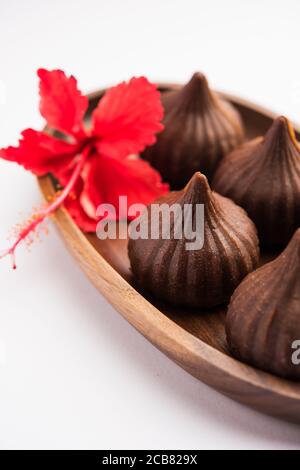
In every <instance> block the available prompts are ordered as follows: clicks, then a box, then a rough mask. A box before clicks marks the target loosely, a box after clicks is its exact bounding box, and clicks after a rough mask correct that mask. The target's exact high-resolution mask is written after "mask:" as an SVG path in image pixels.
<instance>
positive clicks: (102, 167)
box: [80, 155, 169, 218]
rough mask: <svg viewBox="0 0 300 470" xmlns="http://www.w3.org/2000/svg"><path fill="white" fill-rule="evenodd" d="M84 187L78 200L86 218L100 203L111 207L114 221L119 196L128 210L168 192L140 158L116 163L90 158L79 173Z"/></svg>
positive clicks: (156, 175) (119, 215) (104, 159)
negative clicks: (123, 197) (114, 211)
mask: <svg viewBox="0 0 300 470" xmlns="http://www.w3.org/2000/svg"><path fill="white" fill-rule="evenodd" d="M82 177H83V180H84V188H83V191H82V193H81V196H80V201H81V205H82V207H83V208H84V209H85V212H86V213H88V214H89V215H90V216H91V215H93V214H92V213H91V208H93V211H94V213H96V209H97V207H98V206H99V205H100V204H112V205H113V206H114V207H115V208H116V215H117V217H118V218H123V217H126V216H127V215H128V214H127V213H125V214H124V213H120V212H119V211H118V209H119V196H127V205H128V207H129V206H130V205H132V204H136V203H139V204H145V205H147V204H150V203H151V202H152V201H153V200H154V199H156V198H157V197H159V196H161V195H162V194H164V193H166V192H168V190H169V186H168V184H164V183H162V181H161V177H160V174H159V173H158V172H157V171H156V170H154V169H153V168H152V167H151V166H150V165H149V163H147V162H145V161H144V160H141V159H137V158H136V159H133V158H127V159H123V160H117V159H115V158H110V157H101V156H98V155H95V156H93V157H92V158H90V160H89V161H88V162H87V163H86V167H85V171H84V172H83V175H82Z"/></svg>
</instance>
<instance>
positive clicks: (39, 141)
mask: <svg viewBox="0 0 300 470" xmlns="http://www.w3.org/2000/svg"><path fill="white" fill-rule="evenodd" d="M38 76H39V78H40V112H41V114H42V116H43V117H44V118H45V119H46V121H47V126H48V128H50V129H52V130H56V131H59V132H60V134H62V135H63V137H64V138H57V137H54V136H53V135H50V134H49V133H47V132H44V131H36V130H33V129H26V130H24V131H23V132H22V134H21V135H22V138H21V139H20V142H19V145H18V147H7V148H5V149H2V150H0V156H1V157H2V158H4V159H5V160H10V161H13V162H16V163H19V164H20V165H22V166H23V167H24V168H25V169H26V170H30V171H32V172H33V173H34V174H35V175H38V176H41V175H45V174H47V173H52V174H53V175H54V176H55V177H56V179H57V180H58V181H59V183H60V185H61V186H62V188H63V189H62V191H61V192H60V193H58V195H57V197H56V198H55V200H54V201H53V202H52V203H51V204H48V205H47V206H46V207H45V208H43V209H42V210H41V211H40V212H39V213H37V214H35V215H34V217H33V219H32V220H31V221H29V222H28V224H26V225H25V227H24V228H23V229H22V230H21V232H20V234H19V237H18V238H17V240H16V241H15V243H14V244H13V246H12V247H11V248H9V249H8V250H6V251H5V252H3V253H2V256H4V255H6V254H11V255H12V256H13V255H14V252H15V249H16V247H17V245H18V244H19V243H20V241H21V240H23V239H24V238H26V237H27V235H28V234H29V233H30V232H32V231H33V230H35V228H36V226H37V225H38V224H39V223H40V222H42V221H43V220H44V219H45V218H46V217H47V216H48V215H50V214H51V213H53V212H54V211H55V210H56V209H57V208H58V207H60V206H61V205H62V204H65V206H66V207H67V209H68V210H69V212H70V214H71V215H72V217H73V219H74V220H75V221H76V223H77V224H78V225H79V227H80V228H81V229H82V230H84V231H95V230H96V225H97V218H96V209H97V207H98V206H99V205H100V204H101V203H109V204H113V205H114V206H115V207H117V202H118V197H119V196H120V195H126V196H127V198H128V205H131V204H133V203H143V204H148V203H150V202H151V201H152V200H154V199H155V198H156V197H158V196H159V195H161V194H163V193H165V192H167V191H168V185H167V184H164V183H162V182H161V178H160V175H159V173H158V172H157V171H155V170H154V169H153V168H152V167H151V166H150V165H149V164H148V163H146V162H145V161H143V160H141V159H139V158H138V157H137V156H136V155H137V154H139V153H140V152H142V151H143V150H144V148H145V147H146V146H147V145H152V144H153V143H154V142H155V140H156V137H155V134H156V133H157V132H159V131H161V130H162V129H163V126H162V124H161V123H160V121H161V119H162V117H163V108H162V105H161V103H160V97H159V92H158V90H157V89H156V87H155V86H154V85H153V84H151V83H149V82H148V80H147V79H146V78H144V77H139V78H132V79H131V80H130V81H129V82H128V83H125V82H123V83H121V84H119V85H117V86H115V87H112V88H110V89H109V90H108V91H107V92H106V93H105V95H104V96H103V98H102V99H101V100H100V101H99V104H98V106H97V107H96V109H95V110H94V111H93V113H92V116H91V124H90V126H89V127H87V126H86V125H85V123H84V116H85V113H86V111H87V107H88V99H87V97H86V96H83V95H82V94H81V92H80V90H78V88H77V81H76V79H75V78H74V77H73V76H71V77H67V76H66V75H65V73H64V72H63V71H61V70H53V71H47V70H45V69H39V70H38ZM117 216H124V214H117Z"/></svg>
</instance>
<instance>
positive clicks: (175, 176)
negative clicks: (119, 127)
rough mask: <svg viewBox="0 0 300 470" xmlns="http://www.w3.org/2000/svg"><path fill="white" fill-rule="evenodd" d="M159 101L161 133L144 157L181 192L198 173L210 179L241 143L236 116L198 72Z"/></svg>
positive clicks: (231, 107)
mask: <svg viewBox="0 0 300 470" xmlns="http://www.w3.org/2000/svg"><path fill="white" fill-rule="evenodd" d="M161 100H162V104H163V107H164V110H165V116H164V120H163V124H164V130H163V131H162V132H161V133H160V134H158V136H157V142H156V144H154V145H153V146H151V147H148V148H147V149H146V150H145V152H144V153H143V157H144V158H145V159H146V160H148V161H149V162H150V163H151V164H152V166H154V168H156V169H157V170H158V171H159V172H160V173H161V175H162V176H163V178H164V179H165V180H166V181H168V182H169V183H170V184H171V187H172V188H173V189H182V188H183V187H184V186H185V184H186V183H187V182H188V181H189V179H190V178H191V177H192V176H193V174H194V173H195V171H198V170H199V171H201V172H202V173H204V174H205V175H206V176H207V178H208V180H211V178H212V176H213V174H214V172H215V170H216V168H217V166H218V164H219V162H220V161H221V160H222V158H223V157H224V156H225V155H226V154H228V153H229V152H230V151H232V150H233V149H234V148H235V147H237V145H239V144H240V143H241V142H242V140H243V136H244V130H243V125H242V122H241V118H240V116H239V113H238V112H237V110H236V109H235V108H233V106H232V105H231V104H230V103H229V102H227V101H225V100H224V99H222V98H221V97H219V96H218V95H217V94H216V93H214V92H213V91H212V90H211V89H210V88H209V85H208V82H207V79H206V77H205V76H204V75H203V74H202V73H199V72H198V73H195V74H194V75H193V76H192V78H191V79H190V81H189V82H188V83H187V84H186V85H185V86H183V87H182V88H180V89H179V90H176V91H170V92H165V93H162V95H161Z"/></svg>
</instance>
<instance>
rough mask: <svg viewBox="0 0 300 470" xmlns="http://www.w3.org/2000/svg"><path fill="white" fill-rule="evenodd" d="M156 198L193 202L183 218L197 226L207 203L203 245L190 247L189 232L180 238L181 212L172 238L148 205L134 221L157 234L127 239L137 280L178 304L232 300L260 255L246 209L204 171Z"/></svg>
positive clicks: (173, 225)
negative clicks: (224, 193) (214, 186)
mask: <svg viewBox="0 0 300 470" xmlns="http://www.w3.org/2000/svg"><path fill="white" fill-rule="evenodd" d="M156 203H157V204H159V207H162V205H163V204H165V205H167V206H168V207H170V206H172V205H173V204H178V205H179V206H180V208H184V207H189V208H190V212H189V213H188V215H187V216H186V217H184V221H186V220H187V221H188V223H190V224H191V226H192V227H194V228H195V226H196V225H197V220H196V217H197V211H198V209H199V207H200V206H199V205H202V208H203V209H204V219H203V220H202V226H201V228H202V229H203V234H204V238H203V241H204V244H203V247H202V248H200V249H195V250H191V249H190V248H189V249H187V246H188V245H187V243H189V242H190V238H191V237H190V236H189V237H186V236H185V235H183V237H181V238H179V239H176V237H175V233H176V230H177V229H178V226H179V225H180V224H182V220H179V218H178V217H176V216H174V217H171V221H170V239H165V238H164V237H165V232H164V230H165V229H164V227H163V224H162V222H161V219H160V220H159V221H157V218H156V219H154V218H153V217H151V205H149V206H148V207H147V208H146V209H145V212H144V213H142V215H141V216H140V217H139V218H138V219H136V221H135V222H136V224H138V225H140V227H139V229H140V231H146V232H147V233H148V234H149V235H150V234H151V232H152V233H155V234H156V235H154V236H152V238H151V237H149V238H148V239H131V238H130V239H129V244H128V253H129V258H130V263H131V269H132V272H133V274H134V276H135V279H136V280H137V282H138V284H139V285H140V286H141V287H143V288H144V289H146V290H148V291H150V292H151V293H152V294H154V296H155V297H157V298H158V299H161V300H164V301H167V302H170V303H172V304H174V305H181V306H188V307H213V306H216V305H219V304H222V303H224V302H227V301H228V300H229V298H230V296H231V295H232V293H233V291H234V289H235V288H236V287H237V286H238V285H239V283H240V282H241V281H242V279H243V278H244V277H245V276H246V275H247V274H248V273H250V272H251V271H253V269H255V268H256V266H257V263H258V259H259V247H258V238H257V233H256V228H255V226H254V224H253V223H252V221H251V220H250V219H249V218H248V216H247V214H246V212H245V211H244V210H243V209H242V208H240V207H238V206H237V205H236V204H235V203H234V202H232V201H231V200H230V199H227V198H224V197H223V196H220V195H219V194H217V193H214V192H212V191H211V189H210V187H209V185H208V182H207V179H206V177H205V176H204V175H202V174H201V173H199V172H197V173H196V174H195V175H194V176H193V177H192V179H191V180H190V182H189V183H188V185H187V186H186V188H185V189H183V190H181V191H173V192H171V193H169V194H167V195H165V196H163V197H161V198H160V199H159V200H158V201H156ZM185 205H189V206H185ZM203 222H204V223H203ZM143 229H144V230H143ZM163 234H164V236H163Z"/></svg>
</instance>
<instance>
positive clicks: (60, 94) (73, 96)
mask: <svg viewBox="0 0 300 470" xmlns="http://www.w3.org/2000/svg"><path fill="white" fill-rule="evenodd" d="M37 73H38V76H39V78H40V98H41V99H40V113H41V115H42V116H43V117H44V118H45V119H46V121H47V123H48V125H49V126H50V127H52V128H54V129H57V130H59V131H61V132H66V133H67V134H71V135H73V136H75V137H77V136H78V135H79V134H81V133H82V129H83V127H82V123H83V117H84V114H85V112H86V110H87V107H88V99H87V97H86V96H83V95H82V94H81V92H80V91H79V90H78V88H77V81H76V79H75V78H74V77H73V76H72V75H71V76H70V77H67V76H66V75H65V73H64V72H63V71H62V70H52V71H48V70H45V69H39V70H38V72H37Z"/></svg>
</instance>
